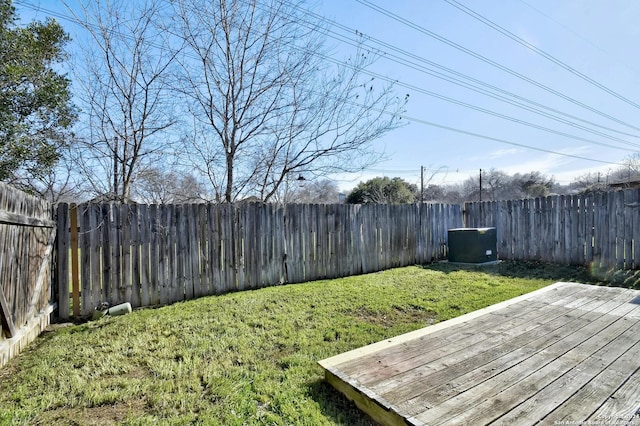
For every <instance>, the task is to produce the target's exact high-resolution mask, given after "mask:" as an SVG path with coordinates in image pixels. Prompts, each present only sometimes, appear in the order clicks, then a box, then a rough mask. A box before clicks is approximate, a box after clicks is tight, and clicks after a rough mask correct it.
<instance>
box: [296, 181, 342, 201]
mask: <svg viewBox="0 0 640 426" xmlns="http://www.w3.org/2000/svg"><path fill="white" fill-rule="evenodd" d="M339 193H340V190H339V188H338V185H337V184H336V183H335V182H334V181H332V180H329V179H318V180H314V181H310V182H307V181H306V180H305V181H302V183H300V186H298V188H295V189H293V190H292V191H291V194H290V196H289V200H288V201H289V202H294V203H311V204H336V203H338V202H339Z"/></svg>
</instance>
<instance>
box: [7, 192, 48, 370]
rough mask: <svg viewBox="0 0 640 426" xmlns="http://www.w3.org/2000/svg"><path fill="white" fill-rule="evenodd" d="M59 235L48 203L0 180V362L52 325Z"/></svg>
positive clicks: (16, 352)
mask: <svg viewBox="0 0 640 426" xmlns="http://www.w3.org/2000/svg"><path fill="white" fill-rule="evenodd" d="M55 236H56V226H55V222H54V221H52V220H51V206H50V205H49V203H47V202H46V201H44V200H42V199H39V198H36V197H33V196H30V195H28V194H25V193H24V192H22V191H18V190H17V189H15V188H12V187H10V186H8V185H6V184H4V183H1V182H0V247H2V251H1V252H0V319H1V320H2V321H1V324H2V328H1V332H0V366H2V365H4V364H6V363H7V361H8V360H9V359H11V358H12V357H14V356H15V355H16V354H18V353H19V352H20V351H21V350H22V349H23V348H24V347H25V346H26V345H27V344H28V343H30V342H31V341H33V340H34V339H35V338H36V337H37V336H38V335H39V334H40V333H41V332H42V331H43V330H44V328H45V327H46V326H48V325H49V321H50V315H51V313H52V312H53V309H54V306H53V305H52V304H51V303H50V301H51V300H52V297H51V264H52V263H51V257H52V252H53V245H54V240H55Z"/></svg>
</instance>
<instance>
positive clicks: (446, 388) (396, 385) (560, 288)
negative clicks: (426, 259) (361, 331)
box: [320, 283, 640, 425]
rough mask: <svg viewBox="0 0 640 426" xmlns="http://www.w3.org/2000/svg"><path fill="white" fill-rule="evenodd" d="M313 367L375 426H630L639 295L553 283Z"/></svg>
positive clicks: (637, 405) (635, 399)
mask: <svg viewBox="0 0 640 426" xmlns="http://www.w3.org/2000/svg"><path fill="white" fill-rule="evenodd" d="M320 365H321V366H322V367H323V368H324V369H325V376H326V379H327V381H328V382H329V383H330V384H331V385H333V386H334V387H335V388H336V389H338V390H339V391H340V392H342V393H344V394H345V395H346V396H347V397H349V398H350V399H353V400H354V401H355V402H356V404H357V405H358V406H359V407H360V408H361V409H362V410H363V411H365V412H367V413H368V414H369V415H371V416H372V417H373V418H374V419H375V420H377V421H379V422H381V423H382V424H416V425H420V424H425V425H435V424H447V425H448V424H489V423H492V422H496V424H536V423H538V422H541V424H558V423H555V422H559V421H564V422H586V421H591V422H595V421H601V420H615V421H618V422H623V423H627V422H631V421H637V422H639V423H640V291H638V290H629V289H621V288H608V287H598V286H589V285H584V284H575V283H556V284H554V285H552V286H548V287H546V288H544V289H541V290H538V291H535V292H533V293H530V294H527V295H523V296H520V297H517V298H515V299H511V300H508V301H506V302H502V303H499V304H496V305H493V306H489V307H487V308H485V309H481V310H479V311H476V312H472V313H470V314H467V315H463V316H461V317H458V318H454V319H452V320H449V321H445V322H443V323H440V324H436V325H433V326H429V327H426V328H423V329H420V330H416V331H414V332H412V333H407V334H405V335H402V336H397V337H394V338H392V339H388V340H385V341H382V342H378V343H374V344H373V345H369V346H366V347H364V348H359V349H356V350H353V351H350V352H347V353H344V354H339V355H336V356H334V357H332V358H328V359H325V360H323V361H320Z"/></svg>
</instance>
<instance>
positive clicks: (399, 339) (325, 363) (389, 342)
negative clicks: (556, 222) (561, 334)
mask: <svg viewBox="0 0 640 426" xmlns="http://www.w3.org/2000/svg"><path fill="white" fill-rule="evenodd" d="M566 285H589V284H580V283H571V282H564V281H560V282H557V283H554V284H550V285H548V286H545V287H542V288H539V289H538V290H534V291H532V292H529V293H525V294H522V295H520V296H516V297H514V298H512V299H508V300H505V301H502V302H498V303H496V304H493V305H490V306H487V307H485V308H481V309H478V310H476V311H473V312H469V313H467V314H464V315H460V316H459V317H455V318H451V319H448V320H446V321H442V322H439V323H437V324H433V325H430V326H427V327H423V328H420V329H418V330H414V331H410V332H408V333H405V334H401V335H399V336H395V337H391V338H389V339H385V340H381V341H379V342H375V343H371V344H369V345H367V346H362V347H360V348H356V349H353V350H351V351H348V352H343V353H341V354H338V355H334V356H332V357H330V358H325V359H323V360H320V361H318V364H319V365H320V366H321V367H322V368H324V369H325V370H326V369H328V368H333V367H335V366H336V365H339V364H342V363H344V362H347V361H351V360H353V359H356V358H360V357H362V356H365V355H369V354H372V353H374V352H378V351H381V350H383V349H387V348H388V347H390V346H393V345H397V344H400V343H404V342H406V341H409V340H413V339H417V338H419V337H422V336H426V335H429V334H431V333H435V332H437V331H440V330H443V329H445V328H448V327H452V326H454V325H457V324H461V323H464V322H467V321H470V320H472V319H474V318H477V317H479V316H482V315H486V314H488V313H491V312H495V311H497V310H499V309H502V308H505V307H507V306H509V305H513V304H515V303H518V302H521V301H523V300H527V299H529V298H531V297H534V296H537V295H539V294H543V293H546V292H548V291H552V290H554V289H556V288H559V287H562V286H566Z"/></svg>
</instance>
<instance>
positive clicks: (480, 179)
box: [480, 169, 482, 203]
mask: <svg viewBox="0 0 640 426" xmlns="http://www.w3.org/2000/svg"><path fill="white" fill-rule="evenodd" d="M480 202H481V203H482V169H480Z"/></svg>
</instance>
